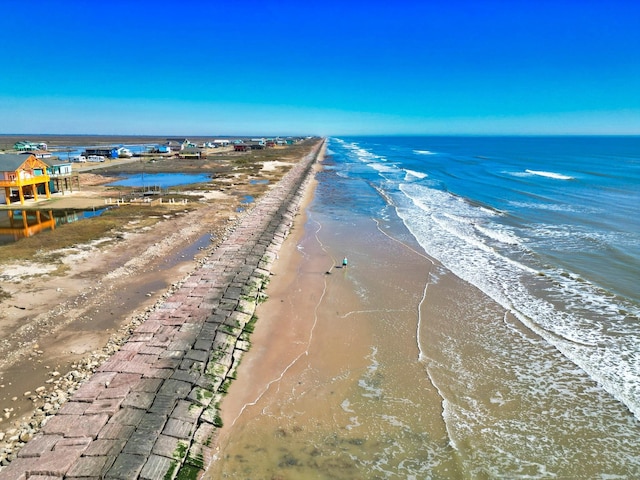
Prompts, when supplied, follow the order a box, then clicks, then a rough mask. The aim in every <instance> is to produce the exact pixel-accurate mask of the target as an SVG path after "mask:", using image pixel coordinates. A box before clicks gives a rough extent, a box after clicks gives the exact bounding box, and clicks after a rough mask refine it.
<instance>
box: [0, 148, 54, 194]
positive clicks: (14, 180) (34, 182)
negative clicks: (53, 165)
mask: <svg viewBox="0 0 640 480" xmlns="http://www.w3.org/2000/svg"><path fill="white" fill-rule="evenodd" d="M49 180H50V178H49V174H48V173H47V164H46V163H44V161H42V160H40V159H39V158H36V156H35V155H22V154H19V153H7V154H4V155H0V188H2V189H3V190H4V200H5V203H6V204H7V205H10V204H11V199H12V196H16V197H17V198H18V199H19V200H20V203H21V204H24V200H25V196H33V198H34V200H36V201H37V200H38V193H39V190H40V193H44V194H45V195H46V197H47V198H51V191H50V189H49Z"/></svg>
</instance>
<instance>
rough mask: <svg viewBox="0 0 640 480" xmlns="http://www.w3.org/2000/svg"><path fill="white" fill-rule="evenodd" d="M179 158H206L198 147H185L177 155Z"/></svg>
mask: <svg viewBox="0 0 640 480" xmlns="http://www.w3.org/2000/svg"><path fill="white" fill-rule="evenodd" d="M178 157H180V158H207V155H206V154H205V152H204V151H203V150H202V149H201V148H199V147H185V148H184V149H183V150H182V151H181V152H180V153H179V154H178Z"/></svg>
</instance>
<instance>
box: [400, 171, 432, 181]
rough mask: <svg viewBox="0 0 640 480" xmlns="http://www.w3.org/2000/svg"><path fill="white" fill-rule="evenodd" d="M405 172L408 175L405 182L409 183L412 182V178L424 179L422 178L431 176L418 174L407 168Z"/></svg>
mask: <svg viewBox="0 0 640 480" xmlns="http://www.w3.org/2000/svg"><path fill="white" fill-rule="evenodd" d="M404 171H405V172H406V173H407V174H406V175H405V178H404V179H405V181H407V182H408V181H410V180H412V178H418V179H422V178H427V177H428V176H429V175H427V174H426V173H423V172H416V171H415V170H409V169H407V168H405V169H404Z"/></svg>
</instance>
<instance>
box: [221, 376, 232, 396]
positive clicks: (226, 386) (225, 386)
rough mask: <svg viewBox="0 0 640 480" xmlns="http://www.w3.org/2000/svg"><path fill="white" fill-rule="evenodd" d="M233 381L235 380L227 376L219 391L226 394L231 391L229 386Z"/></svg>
mask: <svg viewBox="0 0 640 480" xmlns="http://www.w3.org/2000/svg"><path fill="white" fill-rule="evenodd" d="M232 381H233V379H232V378H229V377H227V378H225V379H224V382H222V385H220V388H219V389H218V391H219V392H220V393H222V394H223V395H226V394H227V393H229V387H230V386H231V382H232Z"/></svg>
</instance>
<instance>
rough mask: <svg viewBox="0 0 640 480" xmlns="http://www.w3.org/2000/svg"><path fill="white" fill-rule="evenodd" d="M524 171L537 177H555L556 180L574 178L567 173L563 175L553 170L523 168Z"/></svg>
mask: <svg viewBox="0 0 640 480" xmlns="http://www.w3.org/2000/svg"><path fill="white" fill-rule="evenodd" d="M525 173H527V174H529V175H537V176H539V177H547V178H555V179H556V180H574V178H573V177H570V176H569V175H563V174H561V173H555V172H545V171H542V170H529V169H527V170H525Z"/></svg>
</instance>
